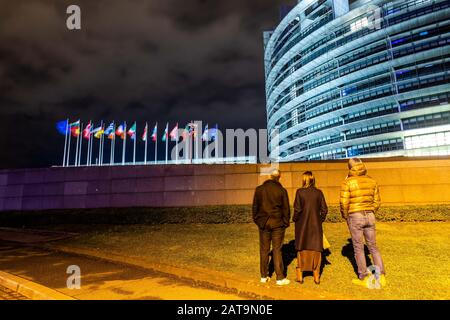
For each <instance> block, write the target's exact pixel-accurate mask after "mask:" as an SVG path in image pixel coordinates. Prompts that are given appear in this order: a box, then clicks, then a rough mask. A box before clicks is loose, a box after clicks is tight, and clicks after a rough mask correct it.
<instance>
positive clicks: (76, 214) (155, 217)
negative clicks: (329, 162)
mask: <svg viewBox="0 0 450 320" xmlns="http://www.w3.org/2000/svg"><path fill="white" fill-rule="evenodd" d="M377 218H378V220H379V221H405V222H406V221H409V222H412V221H450V204H445V205H444V204H443V205H405V206H383V207H382V208H381V209H380V210H379V212H378V213H377ZM251 221H252V219H251V206H249V205H222V206H201V207H180V208H102V209H67V210H45V211H9V212H0V226H5V227H7V226H8V227H33V226H44V225H63V224H86V225H87V224H111V225H112V224H117V225H120V224H165V223H171V224H175V223H181V224H187V223H248V222H251ZM326 221H327V222H342V221H343V220H342V218H341V215H340V213H339V207H338V206H330V207H329V213H328V216H327V219H326Z"/></svg>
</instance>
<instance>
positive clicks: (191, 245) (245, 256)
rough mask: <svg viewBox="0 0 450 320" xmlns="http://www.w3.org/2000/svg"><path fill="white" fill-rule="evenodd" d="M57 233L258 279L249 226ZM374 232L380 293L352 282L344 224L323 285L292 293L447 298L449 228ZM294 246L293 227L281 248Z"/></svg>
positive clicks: (398, 225)
mask: <svg viewBox="0 0 450 320" xmlns="http://www.w3.org/2000/svg"><path fill="white" fill-rule="evenodd" d="M53 228H55V226H53ZM74 228H75V229H74ZM80 228H81V229H80ZM58 229H65V230H70V231H81V235H80V236H79V237H77V238H75V239H71V240H68V241H66V242H65V243H64V244H65V245H69V246H79V247H90V248H97V249H100V250H102V251H105V252H114V253H118V254H121V255H124V256H127V255H129V256H134V257H136V256H138V257H145V258H147V259H149V258H150V259H153V260H154V261H156V262H161V263H166V264H172V265H176V266H183V267H186V268H189V266H190V265H194V266H198V267H203V268H208V269H215V270H218V271H226V272H233V273H235V274H236V275H237V276H239V277H241V278H244V279H245V278H248V279H255V280H257V279H259V257H258V254H259V253H258V248H259V247H258V233H257V229H256V226H255V225H253V224H247V223H246V224H184V225H181V224H178V225H174V224H165V225H139V226H138V225H125V226H105V225H104V226H84V227H82V226H79V225H78V226H59V227H58ZM377 229H378V233H377V242H378V245H379V248H380V250H381V254H382V256H383V259H384V263H385V265H386V271H387V280H388V286H387V287H386V288H385V289H383V290H369V289H366V288H363V287H358V286H355V285H353V284H352V283H351V280H352V279H354V278H356V275H355V272H354V269H353V266H352V263H351V262H350V260H349V258H348V256H352V250H351V246H350V245H349V242H348V239H349V233H348V230H347V226H346V224H344V223H325V224H324V230H325V234H326V236H327V238H328V240H329V241H330V243H331V246H332V247H331V254H330V255H328V256H327V260H328V262H329V264H327V265H326V266H325V268H324V272H323V274H322V283H321V285H320V286H317V285H315V284H314V283H313V281H312V277H307V278H305V283H304V284H303V285H300V284H298V283H296V282H294V283H292V284H291V286H303V287H305V288H308V289H309V290H315V291H321V292H328V293H330V294H333V295H342V296H343V297H350V298H355V299H450V277H449V275H450V241H449V234H450V222H383V223H382V222H380V223H378V225H377ZM292 239H294V228H293V226H292V225H291V227H290V228H289V229H288V231H287V234H286V239H285V243H288V242H290V241H291V240H292ZM349 249H350V250H349ZM295 266H296V261H292V263H290V265H289V268H288V278H290V279H291V280H294V279H295Z"/></svg>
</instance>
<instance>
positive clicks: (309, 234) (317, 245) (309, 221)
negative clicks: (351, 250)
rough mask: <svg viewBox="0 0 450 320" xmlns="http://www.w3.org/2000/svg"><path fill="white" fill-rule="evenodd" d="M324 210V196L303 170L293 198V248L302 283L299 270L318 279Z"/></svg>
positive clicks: (325, 207)
mask: <svg viewBox="0 0 450 320" xmlns="http://www.w3.org/2000/svg"><path fill="white" fill-rule="evenodd" d="M327 213H328V208H327V204H326V202H325V197H324V196H323V193H322V191H321V190H319V189H317V188H316V186H315V178H314V176H313V174H312V172H311V171H305V172H304V173H303V177H302V187H301V188H300V189H298V190H297V193H296V195H295V201H294V216H293V218H292V220H293V221H294V222H295V248H296V250H297V260H298V267H297V281H298V282H300V283H303V272H304V271H312V272H313V276H314V282H315V283H316V284H319V283H320V264H321V261H322V250H323V230H322V222H323V221H324V220H325V217H326V215H327Z"/></svg>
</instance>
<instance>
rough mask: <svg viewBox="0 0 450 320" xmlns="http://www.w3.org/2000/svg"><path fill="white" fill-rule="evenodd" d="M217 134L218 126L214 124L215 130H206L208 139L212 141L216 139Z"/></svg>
mask: <svg viewBox="0 0 450 320" xmlns="http://www.w3.org/2000/svg"><path fill="white" fill-rule="evenodd" d="M218 133H219V126H218V125H217V124H216V127H215V128H211V129H209V130H208V138H209V139H210V140H212V141H215V140H216V139H217V135H218Z"/></svg>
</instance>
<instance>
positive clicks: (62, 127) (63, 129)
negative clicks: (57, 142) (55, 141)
mask: <svg viewBox="0 0 450 320" xmlns="http://www.w3.org/2000/svg"><path fill="white" fill-rule="evenodd" d="M56 130H58V132H59V133H61V134H62V135H66V134H67V130H68V126H67V120H63V121H58V122H57V123H56Z"/></svg>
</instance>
